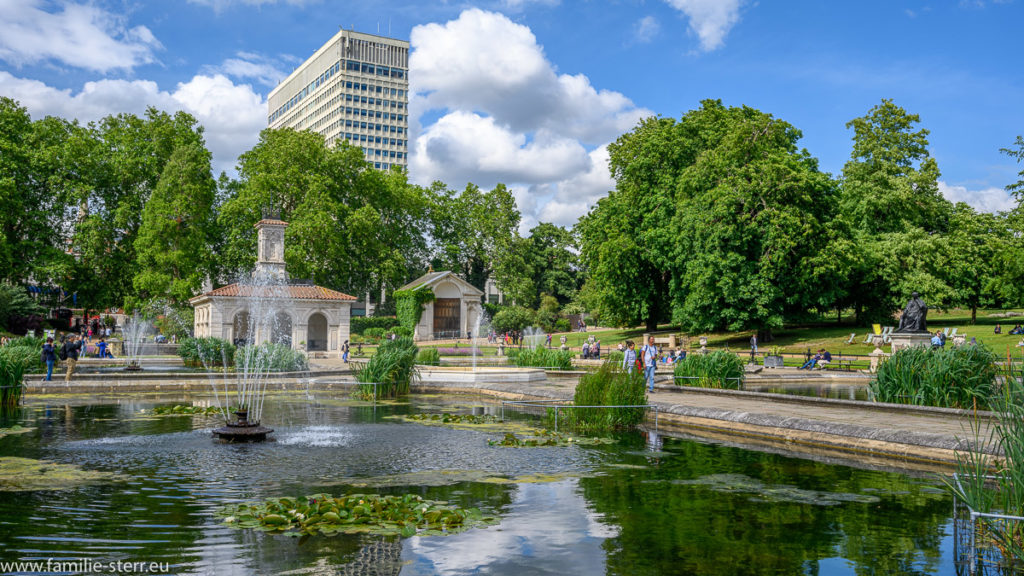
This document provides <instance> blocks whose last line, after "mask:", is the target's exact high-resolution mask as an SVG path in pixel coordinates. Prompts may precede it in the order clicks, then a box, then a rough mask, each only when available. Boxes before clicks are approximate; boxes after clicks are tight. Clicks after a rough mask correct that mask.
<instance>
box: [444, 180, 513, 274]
mask: <svg viewBox="0 0 1024 576" xmlns="http://www.w3.org/2000/svg"><path fill="white" fill-rule="evenodd" d="M426 193H427V194H428V197H429V199H430V211H429V221H430V226H431V230H430V231H431V238H432V239H433V242H434V258H433V261H434V262H433V263H434V267H435V268H439V269H441V268H444V269H450V270H454V271H455V272H457V273H459V274H460V275H462V277H463V278H465V279H466V281H467V282H469V283H470V284H472V285H473V286H476V287H477V288H479V289H481V290H482V289H483V288H484V285H485V284H486V283H487V279H488V278H490V277H492V276H493V277H494V279H495V280H496V281H497V282H498V284H499V285H500V286H502V288H503V289H510V290H512V292H516V290H517V286H518V284H519V282H520V281H521V279H522V278H523V276H524V274H523V272H524V271H523V269H522V266H524V265H525V264H524V263H523V261H522V254H523V252H522V250H521V249H517V242H518V239H519V234H518V229H519V219H520V215H519V209H518V208H517V207H516V201H515V198H514V197H513V196H512V193H511V192H510V191H509V190H508V188H506V187H505V185H504V184H498V185H497V186H495V187H494V189H493V190H491V191H490V192H483V191H481V190H480V188H479V187H477V186H475V185H473V184H467V185H466V187H465V189H463V190H462V192H460V193H455V192H453V191H451V190H449V189H448V188H447V187H445V186H444V184H442V183H440V182H435V183H434V184H433V185H432V186H431V187H430V188H429V189H427V190H426ZM519 289H520V290H522V289H521V288H519Z"/></svg>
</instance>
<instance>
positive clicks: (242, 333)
mask: <svg viewBox="0 0 1024 576" xmlns="http://www.w3.org/2000/svg"><path fill="white" fill-rule="evenodd" d="M254 336H255V335H254V334H253V333H252V325H251V324H250V323H249V312H248V311H246V310H243V311H241V312H239V313H238V314H235V319H234V320H233V321H232V323H231V339H232V343H233V344H234V345H235V346H246V345H248V344H252V339H253V337H254Z"/></svg>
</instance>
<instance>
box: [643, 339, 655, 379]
mask: <svg viewBox="0 0 1024 576" xmlns="http://www.w3.org/2000/svg"><path fill="white" fill-rule="evenodd" d="M641 360H643V363H644V378H645V379H646V380H647V391H648V392H654V370H655V369H656V368H657V365H658V347H657V346H655V345H654V336H648V337H647V344H646V345H645V346H644V349H643V350H642V353H641Z"/></svg>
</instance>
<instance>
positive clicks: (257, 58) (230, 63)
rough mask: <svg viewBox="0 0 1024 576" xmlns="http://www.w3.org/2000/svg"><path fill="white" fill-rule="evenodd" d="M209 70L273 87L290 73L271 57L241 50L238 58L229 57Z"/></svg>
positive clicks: (237, 55)
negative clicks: (278, 65) (279, 66)
mask: <svg viewBox="0 0 1024 576" xmlns="http://www.w3.org/2000/svg"><path fill="white" fill-rule="evenodd" d="M209 70H210V71H211V72H213V73H218V72H219V73H221V74H225V75H227V76H231V77H233V78H243V79H252V80H255V81H257V82H259V83H260V84H263V85H264V86H271V87H273V86H277V84H278V83H279V82H280V81H281V80H284V79H285V78H287V77H288V74H289V73H288V72H285V71H284V70H281V69H280V68H278V67H277V65H276V64H275V63H274V62H273V61H271V60H270V59H269V58H266V57H265V56H262V55H260V54H255V53H252V52H239V53H238V54H236V58H228V59H227V60H225V61H224V63H223V64H221V65H220V66H211V67H209Z"/></svg>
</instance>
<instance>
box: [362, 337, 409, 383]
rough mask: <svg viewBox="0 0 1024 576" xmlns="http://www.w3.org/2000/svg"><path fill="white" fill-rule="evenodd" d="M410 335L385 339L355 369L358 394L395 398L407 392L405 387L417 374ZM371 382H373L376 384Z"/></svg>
mask: <svg viewBox="0 0 1024 576" xmlns="http://www.w3.org/2000/svg"><path fill="white" fill-rule="evenodd" d="M417 351H418V348H417V347H416V344H414V343H413V341H412V338H410V337H408V336H403V337H400V338H395V339H394V340H385V341H384V343H383V344H381V345H380V346H378V347H377V352H376V353H375V354H374V355H373V356H372V357H370V360H369V361H367V362H366V364H363V365H362V366H358V367H357V368H356V370H355V372H356V381H357V382H360V383H362V385H360V386H359V394H360V395H361V396H363V397H373V395H374V393H375V392H376V394H377V396H378V397H383V398H395V397H398V396H404V395H406V394H408V393H409V387H410V386H411V384H412V381H413V379H414V378H416V377H417V376H418V374H419V373H418V371H417V369H416V353H417ZM372 384H377V386H376V387H374V386H372Z"/></svg>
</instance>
